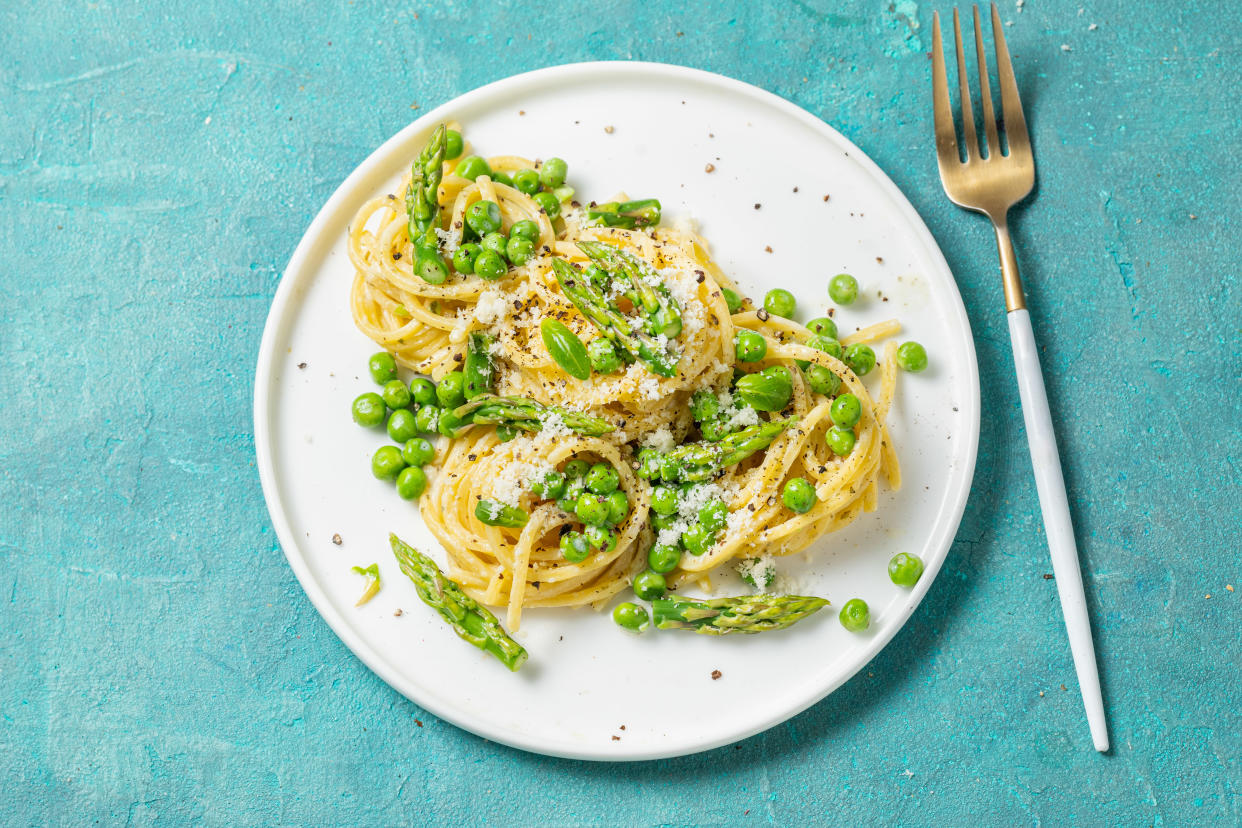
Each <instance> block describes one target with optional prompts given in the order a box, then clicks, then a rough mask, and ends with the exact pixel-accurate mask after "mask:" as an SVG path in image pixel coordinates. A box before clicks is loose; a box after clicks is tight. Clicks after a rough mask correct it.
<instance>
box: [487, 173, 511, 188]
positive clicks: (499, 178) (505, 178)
mask: <svg viewBox="0 0 1242 828" xmlns="http://www.w3.org/2000/svg"><path fill="white" fill-rule="evenodd" d="M492 181H495V182H496V183H497V184H504V185H505V186H506V187H512V186H513V179H512V178H510V177H509V174H508V173H507V172H505V171H504V170H492Z"/></svg>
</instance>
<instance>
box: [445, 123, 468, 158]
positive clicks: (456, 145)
mask: <svg viewBox="0 0 1242 828" xmlns="http://www.w3.org/2000/svg"><path fill="white" fill-rule="evenodd" d="M463 147H464V142H463V141H462V140H461V133H460V132H458V131H457V130H455V129H446V130H444V157H445V158H446V159H447V160H449V161H452V160H453V159H454V158H456V157H457V156H459V155H461V151H462V149H463Z"/></svg>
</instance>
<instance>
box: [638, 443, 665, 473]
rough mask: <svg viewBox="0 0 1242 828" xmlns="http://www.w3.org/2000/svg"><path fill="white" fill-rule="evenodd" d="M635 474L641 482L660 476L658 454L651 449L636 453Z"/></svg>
mask: <svg viewBox="0 0 1242 828" xmlns="http://www.w3.org/2000/svg"><path fill="white" fill-rule="evenodd" d="M635 474H637V475H638V476H639V477H641V478H642V479H643V480H650V479H651V478H653V477H659V475H660V453H659V452H658V451H656V450H655V449H653V448H645V449H642V450H640V451H639V452H638V469H637V470H636V472H635Z"/></svg>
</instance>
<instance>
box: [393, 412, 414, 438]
mask: <svg viewBox="0 0 1242 828" xmlns="http://www.w3.org/2000/svg"><path fill="white" fill-rule="evenodd" d="M414 417H415V414H414V412H413V411H411V410H410V409H408V408H398V409H397V410H396V411H394V412H392V414H391V415H389V417H388V436H389V437H391V438H392V439H393V442H395V443H405V441H406V440H410V439H413V438H414V437H417V436H418V428H417V426H416V425H415V424H414Z"/></svg>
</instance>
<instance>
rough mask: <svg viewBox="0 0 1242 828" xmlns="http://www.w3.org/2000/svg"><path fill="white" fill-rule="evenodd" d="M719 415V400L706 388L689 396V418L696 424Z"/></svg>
mask: <svg viewBox="0 0 1242 828" xmlns="http://www.w3.org/2000/svg"><path fill="white" fill-rule="evenodd" d="M719 413H720V398H719V397H717V396H716V395H715V394H713V393H712V392H711V391H709V390H708V389H706V388H701V389H699V390H698V391H695V392H694V394H692V395H691V396H690V416H692V417H694V421H695V422H696V423H701V422H703V421H704V420H710V419H711V418H712V417H715V416H716V415H717V414H719Z"/></svg>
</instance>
